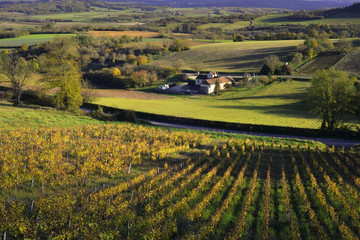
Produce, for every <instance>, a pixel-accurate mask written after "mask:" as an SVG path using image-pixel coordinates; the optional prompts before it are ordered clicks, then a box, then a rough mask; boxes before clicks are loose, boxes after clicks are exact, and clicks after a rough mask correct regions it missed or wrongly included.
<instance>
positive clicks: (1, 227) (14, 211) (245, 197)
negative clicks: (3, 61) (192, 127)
mask: <svg viewBox="0 0 360 240" xmlns="http://www.w3.org/2000/svg"><path fill="white" fill-rule="evenodd" d="M0 133H1V135H0V153H1V155H0V189H1V192H0V193H1V195H0V219H1V220H0V234H1V235H0V236H1V237H2V239H19V238H20V239H22V238H29V239H300V238H301V239H359V237H360V217H359V214H360V177H359V176H360V154H359V152H358V151H355V150H354V149H337V148H334V147H330V148H329V147H326V146H325V147H321V148H320V147H318V146H317V145H315V146H309V145H308V144H305V145H299V144H292V145H291V144H285V143H283V142H276V143H274V142H266V141H256V140H253V141H250V140H249V139H240V138H238V139H234V138H232V139H228V140H226V141H223V142H222V141H217V142H211V141H210V139H209V136H207V135H202V134H197V133H189V132H176V131H167V130H163V129H157V128H149V127H142V126H137V125H130V124H118V125H101V126H86V127H74V128H67V129H65V128H46V129H45V128H44V129H38V130H30V129H22V130H12V131H2V132H0Z"/></svg>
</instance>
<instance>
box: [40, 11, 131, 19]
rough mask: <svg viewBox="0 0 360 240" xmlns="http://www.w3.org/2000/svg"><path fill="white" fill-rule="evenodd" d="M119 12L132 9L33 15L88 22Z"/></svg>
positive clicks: (43, 17)
mask: <svg viewBox="0 0 360 240" xmlns="http://www.w3.org/2000/svg"><path fill="white" fill-rule="evenodd" d="M119 14H130V11H120V10H111V9H110V10H108V9H100V8H98V9H96V10H95V11H90V12H81V13H59V14H47V15H36V16H33V18H35V19H41V20H43V19H61V20H71V21H74V22H88V21H91V20H92V19H94V18H107V17H111V16H114V17H115V16H119Z"/></svg>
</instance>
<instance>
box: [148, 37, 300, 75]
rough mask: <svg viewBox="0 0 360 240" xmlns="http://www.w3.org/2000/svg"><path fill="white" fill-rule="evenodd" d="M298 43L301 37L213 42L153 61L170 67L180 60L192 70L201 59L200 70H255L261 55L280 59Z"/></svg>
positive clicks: (259, 63)
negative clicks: (202, 65)
mask: <svg viewBox="0 0 360 240" xmlns="http://www.w3.org/2000/svg"><path fill="white" fill-rule="evenodd" d="M301 43H303V40H282V41H246V42H225V43H213V44H211V45H202V46H193V47H191V49H190V50H187V51H183V52H179V53H172V54H170V55H168V56H165V57H162V58H159V59H158V60H157V61H155V62H154V63H155V64H161V65H163V66H171V65H172V63H174V62H176V61H179V60H181V61H183V62H184V67H183V68H184V69H193V65H194V64H195V63H197V62H202V63H203V64H204V69H203V71H205V70H206V71H214V70H216V71H219V72H244V71H248V72H258V71H260V68H261V66H262V64H263V60H264V58H265V57H267V56H269V55H277V56H279V57H280V59H281V60H283V61H284V60H285V57H286V56H287V55H288V54H289V53H291V52H293V51H294V50H295V48H296V46H298V45H299V44H301Z"/></svg>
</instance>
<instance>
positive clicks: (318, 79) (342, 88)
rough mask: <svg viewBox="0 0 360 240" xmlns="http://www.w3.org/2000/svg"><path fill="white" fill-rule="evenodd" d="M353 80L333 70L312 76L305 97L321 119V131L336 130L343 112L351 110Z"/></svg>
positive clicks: (322, 71) (353, 90)
mask: <svg viewBox="0 0 360 240" xmlns="http://www.w3.org/2000/svg"><path fill="white" fill-rule="evenodd" d="M355 80H356V79H355V78H350V77H349V75H348V74H347V73H346V72H343V71H336V70H335V69H333V68H331V69H330V70H319V71H317V72H316V73H315V74H314V75H313V80H312V82H311V86H310V87H309V90H308V96H307V97H308V102H309V103H310V105H311V107H312V109H313V111H314V112H315V113H316V114H318V115H319V116H320V117H321V118H322V125H321V128H322V129H336V128H338V127H339V124H340V120H341V117H342V116H343V114H344V112H346V111H348V110H351V109H350V108H351V104H350V103H351V101H353V99H354V95H355V86H354V83H355Z"/></svg>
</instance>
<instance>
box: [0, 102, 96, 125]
mask: <svg viewBox="0 0 360 240" xmlns="http://www.w3.org/2000/svg"><path fill="white" fill-rule="evenodd" d="M101 123H103V122H101V121H97V120H94V119H93V118H90V117H88V116H84V115H74V114H71V113H67V112H63V111H57V110H54V109H52V108H46V107H38V106H23V107H14V106H12V105H11V104H10V103H8V102H5V101H0V130H1V129H16V128H19V127H28V128H39V127H55V126H58V127H70V126H82V125H87V124H101Z"/></svg>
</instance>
